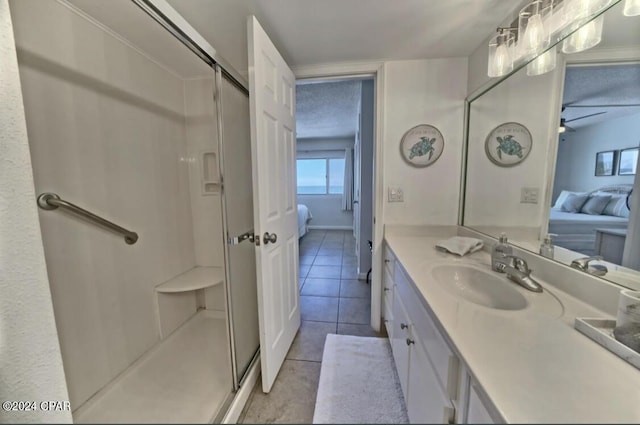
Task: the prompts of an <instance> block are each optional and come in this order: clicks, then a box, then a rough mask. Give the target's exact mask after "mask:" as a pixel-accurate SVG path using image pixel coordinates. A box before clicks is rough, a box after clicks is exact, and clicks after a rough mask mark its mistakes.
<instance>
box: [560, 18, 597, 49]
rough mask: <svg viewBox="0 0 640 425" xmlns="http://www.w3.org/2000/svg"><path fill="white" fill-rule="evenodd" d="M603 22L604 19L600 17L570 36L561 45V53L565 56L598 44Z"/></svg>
mask: <svg viewBox="0 0 640 425" xmlns="http://www.w3.org/2000/svg"><path fill="white" fill-rule="evenodd" d="M603 21H604V18H603V16H602V15H600V16H598V17H597V18H596V19H594V20H592V21H591V22H589V23H587V24H585V25H583V26H582V27H581V28H580V29H579V30H577V31H576V32H574V33H573V34H571V35H570V36H569V37H568V38H567V39H566V40H564V42H563V43H562V52H563V53H567V54H570V53H577V52H582V51H583V50H587V49H590V48H592V47H593V46H595V45H597V44H598V43H600V41H601V40H602V23H603Z"/></svg>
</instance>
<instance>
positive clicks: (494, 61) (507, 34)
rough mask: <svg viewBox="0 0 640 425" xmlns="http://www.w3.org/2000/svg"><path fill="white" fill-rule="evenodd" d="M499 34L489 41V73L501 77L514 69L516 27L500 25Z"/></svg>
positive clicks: (491, 75)
mask: <svg viewBox="0 0 640 425" xmlns="http://www.w3.org/2000/svg"><path fill="white" fill-rule="evenodd" d="M496 31H497V32H498V34H497V35H496V36H494V37H493V38H492V39H491V41H490V42H489V61H488V64H487V75H489V77H501V76H503V75H506V74H508V73H509V72H511V71H512V70H513V57H512V55H513V49H514V46H515V35H514V34H513V32H514V31H516V28H503V27H499V28H498V29H497V30H496Z"/></svg>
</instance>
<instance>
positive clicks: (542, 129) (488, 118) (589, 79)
mask: <svg viewBox="0 0 640 425" xmlns="http://www.w3.org/2000/svg"><path fill="white" fill-rule="evenodd" d="M604 22H605V24H604V30H603V37H602V42H601V43H600V45H598V46H597V47H596V48H593V49H591V50H589V51H586V52H583V53H582V54H580V53H578V54H573V55H563V54H561V53H560V54H559V57H558V61H557V62H558V66H557V67H556V68H555V69H554V70H553V71H551V72H548V73H546V74H543V75H538V76H528V75H527V73H526V67H524V68H522V69H521V70H519V71H518V72H516V73H514V74H512V75H511V76H509V77H508V78H506V79H504V80H503V81H501V82H500V83H499V84H498V85H496V86H494V87H493V88H491V89H490V90H488V91H487V92H485V93H483V94H482V95H481V96H479V97H477V98H475V99H472V100H471V102H470V104H469V114H468V120H469V121H468V138H467V164H466V176H465V177H466V181H465V191H464V213H463V224H464V225H465V226H467V227H471V228H473V229H475V230H478V231H481V232H483V233H486V234H489V235H491V236H493V237H497V236H498V235H499V234H500V233H501V232H506V233H507V235H508V236H509V240H510V241H511V242H512V243H513V244H515V245H518V246H521V247H522V248H525V249H527V250H530V251H533V252H536V253H538V252H539V248H540V244H541V242H542V241H543V239H544V238H545V237H546V236H547V235H548V234H551V237H552V241H553V245H554V250H553V251H554V252H553V258H554V260H557V261H560V262H562V263H564V264H566V265H571V263H572V261H574V260H576V259H579V258H584V257H591V256H595V257H602V259H601V260H600V259H597V260H594V261H592V262H591V264H600V265H604V266H605V267H606V274H604V276H602V278H604V279H607V280H610V281H612V282H615V283H618V284H620V285H623V286H626V287H631V288H634V289H640V195H634V194H636V193H640V191H639V190H638V189H636V190H635V191H634V190H633V189H634V187H636V188H638V187H639V186H640V178H638V176H636V174H633V173H630V172H628V169H634V168H637V161H638V159H637V155H636V156H635V157H634V158H635V161H636V164H633V165H634V166H633V167H630V166H629V164H625V165H623V166H622V167H621V165H620V157H621V152H630V151H629V149H633V148H637V147H638V146H639V145H640V83H639V82H640V45H639V41H640V17H625V16H623V14H622V3H620V4H618V5H616V6H614V7H612V8H611V9H609V10H608V11H607V12H605V20H604ZM561 44H562V42H560V44H559V45H558V47H560V46H561ZM558 52H561V48H558ZM508 123H517V124H520V125H521V126H523V127H525V128H526V129H527V130H528V132H529V133H530V134H531V144H530V148H529V152H527V154H528V155H526V156H525V157H524V159H520V158H519V155H518V154H520V155H522V153H523V152H524V151H523V149H524V148H523V146H525V143H524V142H526V141H524V140H520V139H523V137H524V136H522V135H517V134H515V133H514V134H506V133H505V134H504V135H497V133H495V131H494V130H495V129H496V127H498V126H502V125H507V127H508V125H509V124H508ZM498 136H500V137H498ZM505 137H507V138H505ZM519 147H520V149H519ZM631 152H633V151H631ZM605 154H606V155H605ZM523 156H524V155H523ZM627 156H628V154H627ZM496 158H500V159H499V160H497V161H496ZM597 158H600V159H601V162H600V163H598V162H597ZM604 159H607V160H608V162H607V163H606V164H605V163H604V162H603V161H602V160H604ZM627 162H628V161H627ZM599 166H600V168H598V167H599ZM598 170H600V171H598ZM621 170H622V171H621ZM598 269H599V270H598V271H599V273H598V274H601V271H602V270H603V268H598ZM593 270H594V269H593V268H589V269H588V270H587V272H590V271H593ZM593 274H596V273H595V271H594V273H593Z"/></svg>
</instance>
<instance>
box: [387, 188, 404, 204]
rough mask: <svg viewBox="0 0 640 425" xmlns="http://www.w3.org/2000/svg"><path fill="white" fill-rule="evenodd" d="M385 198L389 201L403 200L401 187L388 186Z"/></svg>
mask: <svg viewBox="0 0 640 425" xmlns="http://www.w3.org/2000/svg"><path fill="white" fill-rule="evenodd" d="M387 198H388V200H389V202H404V192H403V191H402V188H401V187H397V186H389V191H388V194H387Z"/></svg>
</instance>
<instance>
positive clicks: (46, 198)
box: [38, 192, 138, 245]
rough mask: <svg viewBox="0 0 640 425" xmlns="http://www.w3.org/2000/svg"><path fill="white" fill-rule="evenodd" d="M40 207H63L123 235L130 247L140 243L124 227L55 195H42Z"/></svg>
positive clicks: (134, 235)
mask: <svg viewBox="0 0 640 425" xmlns="http://www.w3.org/2000/svg"><path fill="white" fill-rule="evenodd" d="M38 206H39V207H40V208H42V209H43V210H55V209H57V208H58V207H62V208H63V209H65V210H68V211H70V212H72V213H74V214H77V215H79V216H80V217H84V218H86V219H88V220H89V221H92V222H94V223H97V224H99V225H101V226H104V227H106V228H107V229H110V230H113V231H114V232H116V233H119V234H121V235H122V236H124V241H125V242H126V243H127V244H128V245H133V244H134V243H136V242H137V241H138V234H137V233H136V232H132V231H130V230H127V229H125V228H124V227H120V226H118V225H117V224H115V223H112V222H110V221H109V220H105V219H104V218H102V217H98V216H97V215H95V214H93V213H92V212H89V211H87V210H85V209H84V208H80V207H79V206H77V205H74V204H72V203H71V202H67V201H65V200H63V199H60V197H59V196H58V195H57V194H55V193H48V192H45V193H42V194H40V196H38Z"/></svg>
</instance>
